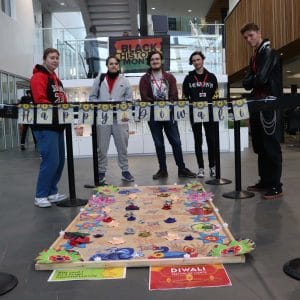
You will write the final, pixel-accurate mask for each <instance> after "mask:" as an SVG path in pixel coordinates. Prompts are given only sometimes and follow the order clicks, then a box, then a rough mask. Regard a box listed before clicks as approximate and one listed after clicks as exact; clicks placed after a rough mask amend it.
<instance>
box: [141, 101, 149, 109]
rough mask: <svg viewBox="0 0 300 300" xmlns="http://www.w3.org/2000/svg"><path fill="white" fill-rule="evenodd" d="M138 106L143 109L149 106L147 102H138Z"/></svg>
mask: <svg viewBox="0 0 300 300" xmlns="http://www.w3.org/2000/svg"><path fill="white" fill-rule="evenodd" d="M138 105H139V106H140V107H142V108H144V107H146V106H149V105H150V103H148V102H139V103H138Z"/></svg>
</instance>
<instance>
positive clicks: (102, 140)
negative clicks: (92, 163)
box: [97, 120, 129, 173]
mask: <svg viewBox="0 0 300 300" xmlns="http://www.w3.org/2000/svg"><path fill="white" fill-rule="evenodd" d="M111 135H112V136H113V138H114V142H115V145H116V148H117V151H118V165H119V167H120V168H121V170H122V171H128V156H127V146H128V136H129V133H128V124H124V125H123V124H122V125H121V124H117V123H116V120H114V124H113V125H98V126H97V139H98V167H99V173H105V172H106V169H107V151H108V147H109V142H110V137H111Z"/></svg>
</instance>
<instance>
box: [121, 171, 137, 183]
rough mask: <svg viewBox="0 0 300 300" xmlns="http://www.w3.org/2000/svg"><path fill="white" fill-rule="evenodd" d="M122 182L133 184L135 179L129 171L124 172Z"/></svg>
mask: <svg viewBox="0 0 300 300" xmlns="http://www.w3.org/2000/svg"><path fill="white" fill-rule="evenodd" d="M122 180H124V181H128V182H133V181H134V177H133V176H132V175H131V174H130V172H129V171H123V172H122Z"/></svg>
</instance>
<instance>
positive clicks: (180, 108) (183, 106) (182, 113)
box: [174, 101, 190, 121]
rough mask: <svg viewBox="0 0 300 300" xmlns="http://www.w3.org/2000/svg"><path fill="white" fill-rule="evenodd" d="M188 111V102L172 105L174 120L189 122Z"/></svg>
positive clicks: (178, 102)
mask: <svg viewBox="0 0 300 300" xmlns="http://www.w3.org/2000/svg"><path fill="white" fill-rule="evenodd" d="M189 119H190V109H189V102H188V101H177V102H175V103H174V120H175V121H189Z"/></svg>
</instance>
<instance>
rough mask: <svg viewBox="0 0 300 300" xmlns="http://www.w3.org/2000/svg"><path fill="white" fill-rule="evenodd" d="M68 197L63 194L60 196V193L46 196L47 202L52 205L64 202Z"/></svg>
mask: <svg viewBox="0 0 300 300" xmlns="http://www.w3.org/2000/svg"><path fill="white" fill-rule="evenodd" d="M67 198H68V197H67V196H66V195H64V194H60V193H57V194H55V195H50V196H48V200H49V202H51V203H54V202H59V201H62V200H65V199H67Z"/></svg>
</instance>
